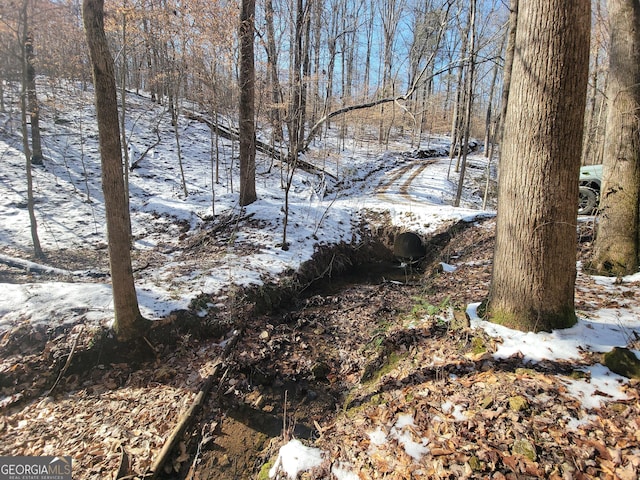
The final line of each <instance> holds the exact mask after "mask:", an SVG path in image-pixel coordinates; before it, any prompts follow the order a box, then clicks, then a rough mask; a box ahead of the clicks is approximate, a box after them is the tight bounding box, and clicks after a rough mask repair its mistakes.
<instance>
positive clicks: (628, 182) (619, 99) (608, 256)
mask: <svg viewBox="0 0 640 480" xmlns="http://www.w3.org/2000/svg"><path fill="white" fill-rule="evenodd" d="M608 5H609V19H610V20H609V21H610V23H611V25H610V32H611V41H610V51H609V78H608V83H607V98H608V107H607V121H606V127H605V139H604V160H603V174H602V175H603V181H602V188H601V200H600V213H599V214H598V220H599V221H598V230H597V235H596V240H595V244H594V252H593V259H592V261H591V262H590V265H589V266H588V269H589V270H591V271H592V272H594V273H597V274H601V275H628V274H631V273H635V272H637V270H638V234H639V232H640V229H639V227H638V221H639V219H638V214H639V208H638V202H639V201H640V128H639V126H638V112H639V111H640V5H639V4H638V2H637V1H635V0H609V2H608Z"/></svg>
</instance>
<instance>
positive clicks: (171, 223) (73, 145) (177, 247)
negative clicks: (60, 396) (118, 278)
mask: <svg viewBox="0 0 640 480" xmlns="http://www.w3.org/2000/svg"><path fill="white" fill-rule="evenodd" d="M70 88H72V87H69V86H68V87H66V89H60V88H58V89H55V90H52V91H50V92H49V93H48V95H46V96H44V97H43V98H42V101H43V122H42V123H43V144H44V155H45V158H46V161H45V166H44V167H35V168H34V169H33V174H34V189H35V204H36V206H35V208H36V218H37V221H38V232H39V237H40V242H41V244H42V247H43V249H44V251H45V253H47V252H52V251H57V250H60V249H62V250H67V251H71V250H78V251H80V252H84V251H95V250H98V251H100V250H104V248H105V246H106V232H105V221H104V201H103V196H102V191H101V184H100V159H99V155H98V144H97V126H96V124H95V120H94V117H93V114H94V110H93V103H92V102H93V98H92V96H91V92H89V93H87V92H82V91H79V90H71V91H69V89H70ZM128 100H129V104H130V105H129V117H128V119H127V138H128V142H129V152H130V155H131V159H130V161H131V162H132V163H133V162H139V168H136V169H134V170H133V171H131V173H130V192H131V210H132V217H131V218H132V229H133V235H134V238H135V245H134V257H135V255H136V253H137V254H138V255H139V256H140V257H143V256H144V254H145V252H153V255H155V257H156V259H157V257H160V260H157V261H156V262H154V265H152V266H149V267H145V266H144V265H143V266H142V267H145V268H142V267H140V268H138V269H136V265H134V269H136V270H138V273H137V275H136V284H137V289H138V294H139V301H140V306H141V309H142V312H143V314H144V315H146V316H148V317H149V318H159V317H163V316H166V315H167V314H168V313H169V312H171V311H172V310H176V309H181V308H185V307H187V305H188V304H189V302H190V301H191V299H193V298H194V297H196V296H197V295H198V294H200V293H202V292H206V293H216V292H224V291H225V290H227V289H228V287H229V285H233V284H236V285H249V284H260V283H262V282H264V281H265V280H266V279H272V280H273V279H276V278H277V277H278V275H279V274H281V273H282V272H284V271H287V270H289V269H293V270H295V269H297V267H298V266H299V265H300V264H301V263H302V262H304V261H306V260H309V259H310V258H311V256H312V255H313V253H314V245H315V244H316V243H322V244H333V243H338V242H341V241H345V242H351V241H352V239H353V238H354V236H356V235H357V232H356V231H355V229H354V225H355V224H356V223H357V218H358V215H359V213H360V212H362V211H363V210H365V209H369V210H377V211H381V212H382V211H390V212H391V213H392V219H393V220H394V221H396V222H398V223H399V224H401V225H403V226H405V227H406V228H408V229H413V230H416V231H422V232H425V233H428V232H429V231H433V230H435V229H436V228H437V227H438V226H440V225H441V224H442V222H445V221H447V220H451V219H455V218H463V217H464V218H473V217H474V216H475V215H479V214H482V212H480V211H478V209H477V208H478V204H479V203H478V202H479V200H478V198H477V195H470V196H469V198H465V199H464V204H465V205H466V208H453V207H451V206H449V205H450V204H451V202H452V195H453V193H452V192H453V188H454V183H453V181H449V180H446V174H447V171H448V169H449V160H448V158H441V159H439V160H438V161H437V162H435V163H434V164H433V165H430V166H429V168H427V169H425V170H423V171H422V172H421V175H420V176H419V177H417V178H415V179H414V180H413V185H412V188H411V193H410V194H409V195H398V194H397V192H396V190H400V188H401V186H402V185H403V184H404V183H406V179H407V178H409V176H410V175H411V172H412V171H413V169H412V168H409V169H408V170H407V171H406V172H405V173H404V174H402V175H399V176H398V175H396V176H394V171H395V170H397V169H399V168H401V167H406V166H407V165H410V164H411V163H412V162H413V163H416V164H417V165H420V163H422V162H423V161H416V160H413V159H411V158H409V157H408V156H406V155H403V153H406V152H408V151H409V150H410V147H409V146H408V143H403V142H399V143H396V144H393V145H391V148H392V150H390V151H387V152H382V151H381V149H380V147H379V146H378V145H377V144H375V143H373V142H370V143H369V144H367V145H362V144H361V145H356V144H355V142H352V143H353V144H352V145H350V146H348V149H347V150H345V151H344V152H342V153H341V154H339V155H337V154H335V152H333V151H330V150H329V149H328V146H326V145H324V144H321V143H318V144H317V145H316V146H314V147H313V154H315V156H316V157H323V156H326V157H327V158H331V161H329V160H326V159H323V160H322V166H323V167H324V169H325V170H326V171H327V172H329V173H331V174H333V175H334V176H336V177H337V178H338V181H339V182H340V186H339V187H338V186H337V182H336V181H335V180H332V179H331V178H328V177H327V178H319V177H318V176H316V175H315V174H309V173H306V172H304V171H302V170H301V169H298V170H297V171H296V174H295V175H294V177H293V184H292V188H291V193H290V213H289V227H288V232H287V242H288V243H289V244H290V247H289V249H288V250H287V251H285V250H283V249H282V248H281V247H280V246H281V243H282V231H283V219H284V213H283V205H284V191H283V189H282V188H281V185H282V181H283V177H286V174H287V172H286V166H282V165H280V164H279V163H275V164H273V163H272V161H271V160H270V159H268V158H265V157H264V156H259V158H258V160H257V164H258V165H257V170H258V172H257V179H256V182H257V185H256V187H257V193H258V201H257V202H255V203H254V204H252V205H250V206H248V207H246V208H245V209H241V208H240V207H239V206H238V191H237V186H238V184H239V180H238V160H237V150H238V147H237V145H232V143H231V142H230V141H228V140H225V139H223V138H220V139H219V144H218V153H217V154H216V153H215V140H214V139H212V137H211V133H210V130H209V128H208V127H207V126H206V125H204V124H202V123H199V122H197V121H194V120H188V119H186V118H184V117H182V118H181V123H180V126H179V133H180V149H181V153H182V157H183V166H184V175H185V184H186V189H187V192H188V195H185V194H184V191H183V187H182V185H181V180H180V168H179V164H178V155H177V147H176V140H175V137H174V133H173V131H172V127H171V125H170V116H169V113H168V112H167V111H166V110H165V109H164V108H163V107H162V106H158V105H155V104H153V103H151V102H150V101H149V100H148V99H146V98H144V97H140V96H137V95H133V94H131V95H130V96H129V98H128ZM18 122H19V117H18V116H17V114H14V115H13V116H9V115H7V114H3V115H2V116H1V117H0V124H2V125H4V129H3V130H2V132H0V159H1V161H2V165H3V171H2V180H1V181H0V222H1V224H2V230H1V231H0V254H3V255H5V256H7V257H9V258H13V257H20V258H23V259H28V258H29V257H30V255H31V250H32V247H31V245H32V242H31V234H30V226H29V217H28V214H27V209H26V179H25V172H24V164H25V160H24V155H23V154H22V152H21V149H20V145H21V143H20V142H21V140H20V136H19V123H18ZM156 132H157V133H156ZM158 136H159V138H160V139H161V142H160V143H159V144H158V145H155V146H153V145H154V144H155V143H157V139H158ZM333 143H334V144H335V141H334V142H333ZM432 143H433V144H435V145H438V146H443V145H446V143H447V140H446V139H444V138H435V139H432ZM152 146H153V148H149V147H152ZM423 146H424V145H423ZM144 152H147V153H146V155H144V157H143V158H142V159H141V156H142V155H143V154H144ZM216 156H217V157H218V158H219V165H218V167H217V170H218V172H219V174H218V175H219V176H218V182H217V183H215V170H216V165H215V162H216ZM311 160H312V161H315V162H316V163H319V162H318V161H317V160H316V159H313V158H311ZM471 162H473V163H475V164H478V165H480V166H481V167H482V166H483V165H484V159H483V157H481V156H475V157H474V158H473V159H472V160H471ZM454 177H455V174H454V173H453V172H452V175H451V180H453V179H454ZM389 179H392V181H390V180H389ZM212 184H213V185H214V188H213V189H212ZM380 184H384V185H385V187H386V188H385V192H384V194H376V189H377V188H378V186H379V185H380ZM214 213H215V219H214ZM247 219H250V221H245V220H247ZM216 222H230V223H231V224H233V223H234V222H238V225H239V228H238V229H237V231H235V233H234V235H233V236H232V237H230V238H228V239H226V240H227V241H226V245H225V246H224V248H221V249H220V251H219V252H218V256H217V257H216V258H210V257H207V258H203V257H199V256H193V255H191V256H186V255H185V249H186V248H187V246H188V245H189V244H190V242H192V241H193V239H194V237H195V236H197V235H198V234H201V233H202V229H204V228H211V227H212V226H213V227H215V225H216ZM42 263H45V264H46V260H45V261H44V262H42ZM94 269H97V270H100V272H101V273H106V272H107V270H106V265H101V266H95V267H94ZM76 273H81V272H76ZM94 273H95V272H94ZM34 280H36V281H34V282H30V283H27V284H8V283H4V284H3V285H2V291H3V295H2V297H1V298H0V329H6V328H8V327H11V326H15V325H17V324H18V323H20V322H30V323H38V322H52V323H57V324H61V323H76V322H77V321H78V318H77V317H78V314H77V312H78V311H82V312H83V314H82V315H83V316H84V318H83V321H91V322H93V321H101V320H103V321H106V320H108V319H110V318H111V317H112V307H111V299H110V293H109V288H108V286H107V285H106V284H104V283H97V282H96V281H95V280H94V279H85V280H86V281H83V277H82V276H80V275H75V276H73V275H69V281H67V282H61V281H58V282H56V283H55V284H49V283H43V282H42V281H41V280H40V279H34Z"/></svg>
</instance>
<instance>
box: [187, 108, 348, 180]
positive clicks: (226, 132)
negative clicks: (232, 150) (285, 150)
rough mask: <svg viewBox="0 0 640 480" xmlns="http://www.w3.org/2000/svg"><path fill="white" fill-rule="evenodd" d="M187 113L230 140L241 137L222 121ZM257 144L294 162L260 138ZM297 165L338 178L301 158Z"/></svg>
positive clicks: (189, 116)
mask: <svg viewBox="0 0 640 480" xmlns="http://www.w3.org/2000/svg"><path fill="white" fill-rule="evenodd" d="M185 115H186V117H187V118H190V119H191V120H196V121H198V122H202V123H204V124H206V125H207V126H208V127H209V128H210V129H211V130H217V132H218V134H220V135H221V136H222V137H224V138H226V139H228V140H232V141H238V140H239V139H240V134H239V132H238V130H236V129H234V128H231V127H225V126H224V125H222V124H220V123H217V124H216V123H214V122H212V121H211V120H209V119H208V118H206V117H205V116H203V115H200V114H197V113H195V112H185ZM255 144H256V150H257V151H258V152H261V153H264V154H265V155H269V156H270V157H273V158H275V159H276V160H279V161H281V162H287V163H292V160H291V159H290V158H289V156H288V155H281V154H280V151H279V150H277V149H275V148H273V147H272V146H271V145H269V144H267V143H264V142H261V141H260V140H258V139H256V141H255ZM296 166H298V167H300V168H301V169H302V170H304V171H306V172H309V173H313V174H316V175H317V174H324V175H326V176H327V177H329V178H333V179H334V180H337V179H338V178H337V177H336V176H335V175H334V174H332V173H330V172H327V171H325V170H322V169H321V168H320V167H316V166H315V165H314V164H312V163H309V162H306V161H304V160H302V159H300V158H298V159H297V160H296Z"/></svg>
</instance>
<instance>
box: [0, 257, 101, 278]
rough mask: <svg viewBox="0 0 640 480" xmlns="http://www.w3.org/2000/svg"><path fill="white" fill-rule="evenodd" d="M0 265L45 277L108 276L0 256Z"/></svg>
mask: <svg viewBox="0 0 640 480" xmlns="http://www.w3.org/2000/svg"><path fill="white" fill-rule="evenodd" d="M0 263H4V264H5V265H7V266H9V267H11V268H19V269H21V270H26V271H27V272H34V273H42V274H46V275H64V276H68V277H92V278H98V277H106V276H108V274H106V273H99V272H91V271H89V270H64V269H62V268H56V267H52V266H50V265H43V264H41V263H35V262H32V261H30V260H23V259H22V258H16V257H10V256H8V255H1V254H0Z"/></svg>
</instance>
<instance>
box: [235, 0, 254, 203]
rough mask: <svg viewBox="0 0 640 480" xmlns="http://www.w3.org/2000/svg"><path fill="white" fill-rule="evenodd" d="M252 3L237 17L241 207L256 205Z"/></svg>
mask: <svg viewBox="0 0 640 480" xmlns="http://www.w3.org/2000/svg"><path fill="white" fill-rule="evenodd" d="M255 12H256V3H255V0H242V10H241V14H240V132H239V133H240V205H242V206H244V205H249V204H251V203H253V202H255V201H256V199H257V195H256V130H255V129H256V126H255V106H254V102H255V65H254V57H253V55H254V50H253V40H254V33H253V30H254V20H255Z"/></svg>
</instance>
